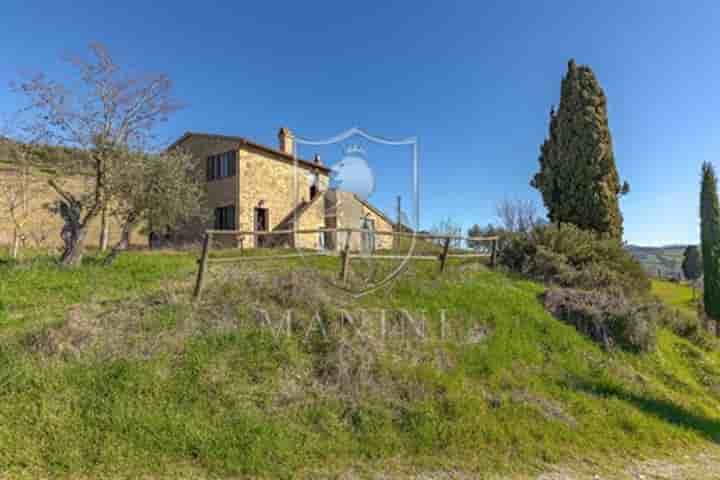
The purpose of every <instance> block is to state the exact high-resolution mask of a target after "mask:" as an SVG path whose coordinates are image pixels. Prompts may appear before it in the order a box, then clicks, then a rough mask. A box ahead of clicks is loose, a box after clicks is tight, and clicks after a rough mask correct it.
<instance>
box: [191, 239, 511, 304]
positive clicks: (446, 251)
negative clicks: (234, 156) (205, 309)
mask: <svg viewBox="0 0 720 480" xmlns="http://www.w3.org/2000/svg"><path fill="white" fill-rule="evenodd" d="M326 233H346V234H347V235H346V236H345V243H344V245H343V248H342V249H341V250H340V251H339V252H335V251H334V250H320V251H311V252H303V253H295V254H283V255H262V256H247V255H244V247H243V238H244V237H246V236H251V237H261V236H270V235H293V236H294V235H307V234H326ZM355 233H360V234H372V235H392V236H393V237H406V238H411V239H414V240H416V241H417V240H421V241H426V242H427V241H440V242H441V243H440V244H439V245H438V246H439V247H440V248H441V249H442V250H441V252H440V253H439V254H437V255H410V256H408V255H401V254H382V253H380V254H376V253H372V252H371V253H362V252H358V253H355V252H352V251H351V250H350V243H351V242H350V239H351V237H352V235H353V234H355ZM220 236H233V237H240V242H239V243H240V247H239V251H240V255H236V256H233V257H218V258H212V257H210V250H212V244H213V240H214V239H216V238H217V237H220ZM453 241H456V242H462V241H466V242H478V243H479V242H490V245H491V246H490V249H489V251H488V252H483V253H451V250H450V244H451V242H453ZM497 244H498V237H465V236H458V235H433V234H422V233H417V234H416V233H409V232H397V231H393V232H384V231H376V230H367V229H361V228H318V229H314V230H281V231H271V232H264V231H263V232H257V231H243V230H207V231H206V232H205V236H204V238H203V243H202V252H201V254H200V258H199V259H198V272H197V278H196V281H195V290H194V291H193V298H195V299H198V298H200V294H201V293H202V288H203V284H204V282H205V275H206V273H207V270H208V268H209V267H210V265H214V264H227V263H240V262H256V261H264V260H284V259H293V258H304V257H313V256H316V257H319V256H325V257H328V256H330V257H338V258H339V259H340V273H339V278H340V280H342V281H343V282H344V283H347V281H348V276H349V273H350V263H351V260H352V259H353V258H362V259H370V260H406V259H410V260H431V261H437V262H439V264H440V266H439V267H440V272H441V273H442V272H444V271H445V267H446V265H447V261H448V259H449V258H478V257H489V258H490V266H491V267H495V264H496V262H497Z"/></svg>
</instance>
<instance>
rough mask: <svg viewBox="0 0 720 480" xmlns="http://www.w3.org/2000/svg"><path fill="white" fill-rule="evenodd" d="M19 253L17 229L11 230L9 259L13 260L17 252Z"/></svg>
mask: <svg viewBox="0 0 720 480" xmlns="http://www.w3.org/2000/svg"><path fill="white" fill-rule="evenodd" d="M19 251H20V234H19V233H18V230H17V228H16V229H14V230H13V240H12V247H11V248H10V258H12V259H13V260H14V259H16V258H17V257H18V252H19Z"/></svg>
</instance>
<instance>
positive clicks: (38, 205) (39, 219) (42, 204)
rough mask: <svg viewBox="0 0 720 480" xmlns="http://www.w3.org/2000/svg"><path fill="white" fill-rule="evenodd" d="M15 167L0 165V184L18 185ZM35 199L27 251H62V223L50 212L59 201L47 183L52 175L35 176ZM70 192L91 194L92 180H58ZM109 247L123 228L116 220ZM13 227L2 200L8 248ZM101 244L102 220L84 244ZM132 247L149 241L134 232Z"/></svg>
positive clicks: (0, 239)
mask: <svg viewBox="0 0 720 480" xmlns="http://www.w3.org/2000/svg"><path fill="white" fill-rule="evenodd" d="M15 176H16V173H15V167H14V166H13V165H12V164H9V163H5V162H0V181H10V182H13V181H15ZM33 179H34V180H33V186H32V187H31V188H32V195H30V197H29V198H28V211H29V212H30V215H31V218H30V220H29V222H28V224H27V228H26V229H25V231H26V232H27V236H26V238H25V241H24V247H32V248H56V247H62V245H63V242H62V238H61V237H60V232H61V230H62V228H63V221H62V219H61V218H60V216H59V215H58V214H56V213H53V212H51V211H50V210H48V208H47V207H48V206H49V205H50V204H52V203H53V202H55V201H56V200H57V199H58V195H57V193H56V192H55V191H54V190H53V189H52V188H50V186H49V185H48V183H47V182H48V180H49V179H50V175H48V174H47V173H44V172H42V171H41V170H39V169H38V170H35V171H34V173H33ZM58 182H59V183H61V184H63V185H64V186H65V187H66V188H68V190H70V191H71V192H73V193H75V194H80V193H82V192H86V191H88V188H89V187H90V185H89V183H90V182H91V180H90V179H89V178H87V177H81V176H75V177H66V178H62V179H58ZM109 223H110V226H109V233H110V238H109V240H110V245H113V244H114V243H115V242H117V241H119V240H120V229H121V226H120V225H119V224H118V222H116V221H115V219H113V218H110V219H109ZM12 238H13V223H12V221H11V220H10V218H9V217H8V211H7V208H6V206H5V204H4V201H3V199H0V245H3V246H8V245H10V244H11V243H12ZM99 241H100V217H97V218H95V219H94V220H93V221H92V222H90V227H89V231H88V235H87V239H86V241H85V246H87V247H97V246H98V245H99ZM131 243H134V244H146V237H145V236H141V235H140V234H139V233H138V232H134V233H133V235H132V236H131Z"/></svg>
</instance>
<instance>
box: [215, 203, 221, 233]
mask: <svg viewBox="0 0 720 480" xmlns="http://www.w3.org/2000/svg"><path fill="white" fill-rule="evenodd" d="M221 213H222V209H220V208H216V209H215V225H214V227H213V228H214V229H215V230H220V229H221V228H222V227H221V224H220V221H221Z"/></svg>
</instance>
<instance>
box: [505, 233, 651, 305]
mask: <svg viewBox="0 0 720 480" xmlns="http://www.w3.org/2000/svg"><path fill="white" fill-rule="evenodd" d="M499 261H500V263H501V264H502V265H504V266H505V267H507V268H509V269H510V270H513V271H516V272H520V273H523V274H526V275H529V276H531V277H533V278H535V279H538V280H542V281H544V282H546V283H551V284H556V285H560V286H563V287H570V288H581V289H593V290H594V289H598V288H600V289H607V288H614V289H619V290H622V291H624V292H625V293H628V294H636V293H640V294H643V293H647V292H649V291H650V280H649V279H648V277H647V275H646V274H645V271H644V270H643V268H642V266H641V265H640V263H639V262H638V261H637V260H636V259H635V258H633V257H632V255H631V254H630V252H628V251H627V250H626V249H625V248H624V247H623V245H622V243H620V242H619V241H618V240H616V239H614V238H609V237H606V236H600V235H598V234H597V233H595V232H592V231H586V230H581V229H580V228H578V227H576V226H574V225H571V224H563V225H561V226H558V225H554V224H553V225H543V226H539V227H536V228H534V229H533V230H532V231H531V232H529V233H527V234H513V235H508V236H507V237H506V239H505V241H504V242H503V244H502V248H501V249H500V252H499Z"/></svg>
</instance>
